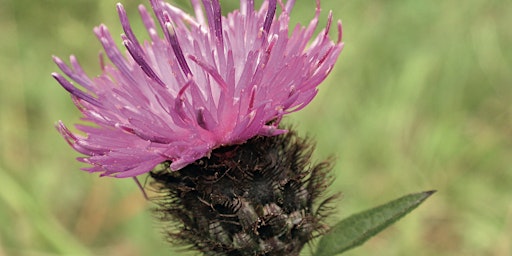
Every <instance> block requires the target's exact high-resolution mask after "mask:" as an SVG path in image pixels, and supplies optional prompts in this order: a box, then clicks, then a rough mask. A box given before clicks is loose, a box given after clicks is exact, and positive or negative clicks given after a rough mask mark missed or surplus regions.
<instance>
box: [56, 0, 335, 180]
mask: <svg viewBox="0 0 512 256" xmlns="http://www.w3.org/2000/svg"><path fill="white" fill-rule="evenodd" d="M150 2H151V7H152V9H153V11H154V14H155V17H156V21H155V20H154V19H153V18H152V17H151V15H150V13H149V12H148V11H147V10H146V9H145V8H144V6H140V7H139V11H140V15H141V17H142V21H143V22H144V25H145V27H146V29H147V31H148V33H149V38H150V40H149V41H146V42H143V43H141V42H140V41H139V40H138V39H137V38H136V36H135V35H134V32H133V31H132V29H131V27H130V24H129V22H128V18H127V15H126V12H125V10H124V9H123V7H122V5H121V4H118V6H117V10H118V13H119V17H120V20H121V24H122V26H123V29H124V34H123V35H122V36H121V38H122V42H123V44H124V46H125V47H126V53H124V54H123V53H122V51H121V50H120V49H118V47H116V44H115V42H114V39H113V38H112V36H111V35H110V33H109V31H108V29H107V27H106V26H105V25H100V26H99V27H96V28H95V29H94V32H95V34H96V35H97V37H98V39H99V41H100V42H101V44H102V45H103V48H104V50H105V54H106V55H107V56H108V58H109V59H110V61H111V63H112V64H108V63H104V62H103V60H102V61H101V68H102V71H103V72H102V74H101V75H99V76H97V77H94V78H91V77H89V76H87V75H86V74H85V73H84V71H83V69H82V68H81V66H80V65H79V64H78V62H77V60H76V58H75V57H74V56H71V57H70V65H69V66H68V65H66V64H64V62H63V61H62V60H61V59H59V58H57V57H54V60H55V62H56V63H57V65H58V66H59V68H60V69H61V70H62V72H63V73H64V74H66V75H67V76H68V77H69V78H71V80H73V81H74V82H75V83H76V84H78V85H80V86H81V88H79V87H77V86H76V85H75V84H73V83H72V82H70V81H69V80H67V79H66V78H64V77H63V76H62V75H60V74H58V73H53V76H54V78H55V79H56V80H57V81H58V82H59V83H60V84H61V85H62V86H63V87H64V89H66V90H67V91H68V92H69V93H70V94H71V95H72V98H73V100H74V103H75V105H76V106H77V107H78V108H79V109H80V111H81V112H82V113H83V120H85V121H86V122H88V123H89V124H90V125H77V126H76V127H77V129H78V130H79V131H81V132H83V133H84V134H76V133H73V132H71V131H70V130H69V129H68V128H67V127H66V126H65V125H64V124H63V123H62V122H59V123H58V125H57V127H58V129H59V131H60V133H61V134H62V135H63V136H64V137H65V139H66V140H67V141H68V142H69V144H70V145H71V146H72V147H73V148H74V149H75V150H76V151H78V152H80V153H82V154H84V155H85V157H82V158H79V159H80V160H81V161H83V162H85V163H88V164H90V165H91V166H90V167H87V168H85V170H87V171H90V172H100V173H101V175H106V176H115V177H134V176H137V175H140V174H144V173H147V172H149V171H151V170H152V169H153V168H155V166H156V165H157V164H160V163H162V162H170V169H172V170H179V169H181V168H183V167H185V166H187V165H188V164H190V163H192V162H194V161H196V160H198V159H200V158H203V157H205V156H206V157H208V156H209V155H210V154H211V152H212V151H213V150H214V149H217V148H219V147H222V146H229V145H235V144H240V143H244V142H246V141H247V140H249V139H251V138H253V137H255V136H258V135H263V136H274V135H279V134H282V133H284V132H285V130H281V129H279V128H278V124H279V122H280V120H281V118H282V117H283V115H286V114H288V113H291V112H294V111H297V110H300V109H302V108H303V107H304V106H306V105H307V104H308V103H309V102H310V101H311V100H312V99H313V97H314V96H315V95H316V93H317V86H318V85H319V84H320V83H321V82H322V81H323V80H324V79H325V78H326V76H327V75H328V74H329V72H330V71H331V70H332V68H333V65H334V63H335V61H336V59H337V57H338V55H339V53H340V52H341V50H342V48H343V43H342V42H341V34H342V32H341V23H340V22H338V23H337V24H338V25H337V27H338V36H337V40H336V41H333V40H331V39H330V37H329V30H330V28H331V23H332V16H331V14H329V17H328V22H327V25H326V27H325V28H324V29H323V30H322V31H321V32H319V34H318V35H317V36H316V37H315V38H314V39H313V37H314V32H315V29H316V28H317V24H318V19H319V15H320V7H319V6H320V3H319V0H317V8H316V13H315V16H314V18H313V19H312V20H311V22H310V24H309V25H308V26H305V27H303V26H300V25H297V26H296V27H295V28H294V29H293V30H292V31H290V29H289V15H290V12H291V10H292V7H293V5H294V2H295V1H293V0H289V1H287V2H286V3H284V2H282V1H277V0H268V1H264V2H263V4H262V5H261V7H260V8H259V9H255V7H254V1H253V0H240V9H239V10H235V11H233V12H231V13H230V14H228V15H227V16H222V14H221V7H220V3H219V0H203V1H202V5H201V4H200V1H199V0H191V3H192V7H193V9H194V12H195V15H193V16H191V15H189V14H187V13H185V12H184V11H182V10H180V9H179V8H176V7H174V6H172V5H170V4H168V3H165V2H163V1H160V0H151V1H150ZM278 9H280V10H281V11H280V14H279V15H277V14H276V10H278ZM156 24H158V25H159V27H160V29H161V31H162V33H160V34H162V35H163V36H161V35H159V32H158V30H159V29H157V25H156Z"/></svg>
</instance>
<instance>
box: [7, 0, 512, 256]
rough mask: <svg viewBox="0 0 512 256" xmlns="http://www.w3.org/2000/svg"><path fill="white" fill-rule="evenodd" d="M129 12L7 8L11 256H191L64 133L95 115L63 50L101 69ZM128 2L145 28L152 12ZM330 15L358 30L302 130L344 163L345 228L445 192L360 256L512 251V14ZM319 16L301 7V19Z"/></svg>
mask: <svg viewBox="0 0 512 256" xmlns="http://www.w3.org/2000/svg"><path fill="white" fill-rule="evenodd" d="M115 2H116V1H114V0H108V1H99V0H95V1H63V0H61V1H57V0H55V1H29V0H19V1H14V0H3V1H0V32H1V34H2V40H0V70H1V75H0V110H1V111H0V209H2V210H0V226H1V227H2V228H1V229H0V255H34V256H36V255H38V256H39V255H134V256H135V255H164V254H167V255H168V254H169V250H175V251H176V252H177V253H176V254H177V255H181V253H182V252H181V251H180V249H177V248H169V246H168V245H167V244H165V243H164V242H163V241H162V239H161V236H160V234H159V231H158V229H157V223H155V222H154V221H153V220H152V219H151V216H150V214H149V210H148V209H149V207H150V205H148V204H147V203H146V202H144V200H143V198H142V196H141V194H140V192H139V191H138V190H137V187H136V186H135V185H134V184H133V182H132V181H131V180H128V179H127V180H115V179H109V178H102V179H100V178H98V177H96V176H95V175H89V174H87V173H84V172H80V171H78V169H79V168H80V166H81V165H80V164H78V163H77V162H76V161H75V160H74V157H76V156H77V154H76V153H74V152H73V151H72V150H71V149H70V148H69V146H68V145H67V144H66V143H65V141H64V140H63V139H62V138H61V137H60V136H59V135H58V134H57V132H56V131H55V129H54V128H53V125H54V123H55V122H56V121H57V120H60V119H61V120H64V121H65V122H66V123H73V122H76V121H78V119H79V113H78V111H77V110H76V109H75V108H74V106H73V104H72V102H71V100H70V99H69V97H68V95H67V93H66V92H65V91H64V90H62V89H61V88H60V87H59V86H58V85H57V83H56V82H55V81H54V80H53V79H52V78H51V77H50V75H49V74H50V73H51V72H52V71H55V70H57V68H56V67H55V65H54V64H53V63H52V62H51V55H52V54H55V55H58V56H60V57H63V58H65V57H66V56H68V55H70V54H75V55H77V57H78V58H79V60H80V61H81V63H82V64H83V65H84V66H85V69H86V71H87V73H89V74H91V75H93V74H98V73H99V67H98V65H97V63H96V62H97V54H98V51H99V49H100V45H99V43H97V41H96V40H95V38H94V35H93V34H92V31H91V30H92V27H94V26H96V25H97V24H99V23H100V22H103V23H105V24H107V25H108V26H109V28H110V30H111V31H112V33H113V34H114V35H116V34H120V33H121V29H120V26H119V25H118V21H117V18H116V12H115V7H114V4H115ZM182 2H186V1H182ZM225 2H227V1H225ZM123 3H124V5H125V6H126V7H127V9H128V11H129V15H130V17H132V24H133V25H135V26H136V30H138V31H141V24H140V23H141V22H140V20H139V18H138V17H137V15H136V6H137V5H138V3H139V1H132V0H126V1H123ZM230 4H231V3H230ZM185 6H186V5H185ZM231 6H235V5H231ZM322 6H323V9H324V16H326V13H327V12H326V11H325V10H329V9H332V10H333V12H334V16H335V17H336V18H341V19H342V20H343V24H344V41H345V43H346V48H345V50H344V52H343V53H342V55H341V57H340V59H339V62H338V63H337V65H336V67H335V70H334V71H333V73H332V75H331V76H330V77H329V78H328V79H327V81H326V82H325V83H324V84H323V85H322V86H321V90H320V93H319V95H318V97H317V98H316V99H315V100H314V101H313V103H312V104H311V105H310V106H308V108H306V109H305V110H303V111H302V112H300V113H297V114H293V115H291V116H290V117H288V118H287V122H289V123H294V124H296V125H297V127H298V129H299V130H300V131H301V133H303V134H310V135H312V136H313V137H314V138H315V139H316V141H317V145H318V146H317V153H316V156H317V158H318V159H322V158H325V157H328V156H330V155H334V156H335V157H336V158H337V165H336V167H335V170H334V171H335V176H336V181H335V183H334V185H333V187H332V190H333V191H342V192H343V193H344V199H343V200H342V201H341V202H340V205H339V211H338V215H336V216H334V217H333V220H336V219H340V218H342V217H344V216H348V215H350V214H352V213H354V212H357V211H361V210H364V209H366V208H369V207H372V206H375V205H377V204H381V203H384V202H386V201H388V200H391V199H393V198H396V197H399V196H401V195H403V194H406V193H410V192H418V191H421V190H428V189H437V190H438V193H436V194H435V195H434V196H433V198H431V199H429V200H428V201H427V202H426V203H425V204H424V205H422V206H421V207H420V208H418V209H417V210H416V211H414V212H413V213H412V214H411V215H409V216H407V217H406V218H405V219H403V220H401V221H400V222H399V223H397V224H396V225H394V226H393V227H392V228H390V229H389V230H387V231H385V232H384V233H382V234H380V235H378V236H377V237H375V238H373V239H372V240H370V241H369V242H368V243H366V244H365V245H364V246H363V247H360V248H357V249H355V250H353V251H351V252H349V253H347V254H345V255H348V256H356V255H384V256H385V255H411V254H414V255H417V256H422V255H425V256H427V255H441V256H442V255H475V256H476V255H490V256H491V255H492V256H506V255H512V243H511V242H510V234H512V201H511V200H510V197H511V195H512V160H510V159H511V158H510V156H511V155H512V128H511V127H512V107H511V106H510V102H511V100H512V75H511V73H512V48H511V47H510V45H512V30H510V24H512V16H511V15H510V13H512V3H511V2H510V1H505V0H503V1H499V0H495V1H487V0H468V1H464V2H460V1H455V0H448V1H436V0H434V1H417V0H402V1H355V0H344V1H339V0H323V1H322ZM313 7H314V1H310V2H307V1H301V2H300V3H298V4H297V6H296V9H295V12H294V21H293V22H296V21H301V22H303V23H304V22H307V21H308V19H309V18H310V17H311V16H312V11H313V9H312V8H313ZM324 21H325V19H324ZM173 255H174V254H173Z"/></svg>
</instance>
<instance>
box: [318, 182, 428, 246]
mask: <svg viewBox="0 0 512 256" xmlns="http://www.w3.org/2000/svg"><path fill="white" fill-rule="evenodd" d="M434 192H435V191H434V190H432V191H425V192H421V193H417V194H411V195H406V196H404V197H401V198H398V199H396V200H394V201H391V202H388V203H386V204H384V205H381V206H378V207H375V208H373V209H369V210H367V211H364V212H360V213H358V214H354V215H352V216H350V217H348V218H346V219H344V220H342V221H340V222H338V224H336V225H334V227H332V229H331V230H330V231H329V232H328V233H327V234H325V235H324V236H323V237H322V239H321V240H320V241H319V243H318V247H317V251H316V253H315V254H314V256H333V255H336V254H340V253H342V252H345V251H347V250H349V249H352V248H354V247H356V246H359V245H361V244H363V243H364V242H366V241H367V240H368V239H370V238H371V237H372V236H374V235H376V234H377V233H379V232H380V231H382V230H384V229H385V228H386V227H388V226H389V225H391V224H393V223H394V222H395V221H397V220H399V219H400V218H402V217H403V216H405V215H406V214H408V213H409V212H411V211H412V210H414V208H416V207H418V205H420V204H421V203H422V202H423V201H425V199H427V198H428V197H429V196H430V195H432V194H433V193H434Z"/></svg>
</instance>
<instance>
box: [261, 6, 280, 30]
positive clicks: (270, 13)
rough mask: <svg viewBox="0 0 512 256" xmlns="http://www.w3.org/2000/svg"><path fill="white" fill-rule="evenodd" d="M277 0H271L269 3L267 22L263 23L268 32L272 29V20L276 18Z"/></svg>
mask: <svg viewBox="0 0 512 256" xmlns="http://www.w3.org/2000/svg"><path fill="white" fill-rule="evenodd" d="M276 7H277V0H270V1H269V4H268V10H267V17H265V23H263V30H264V31H265V32H267V34H268V33H269V31H270V25H272V21H273V20H274V15H275V14H276Z"/></svg>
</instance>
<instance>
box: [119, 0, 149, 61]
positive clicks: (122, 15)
mask: <svg viewBox="0 0 512 256" xmlns="http://www.w3.org/2000/svg"><path fill="white" fill-rule="evenodd" d="M117 13H118V15H119V20H120V21H121V25H122V27H123V30H124V32H125V33H126V36H127V38H128V39H129V40H130V41H132V43H133V46H134V47H135V48H136V49H135V50H136V51H137V52H139V53H142V54H144V50H143V49H142V47H141V46H140V43H139V41H138V40H137V37H136V36H135V34H134V33H133V31H132V28H131V26H130V21H129V20H128V15H127V14H126V11H125V9H124V8H123V5H122V4H121V3H118V4H117Z"/></svg>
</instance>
